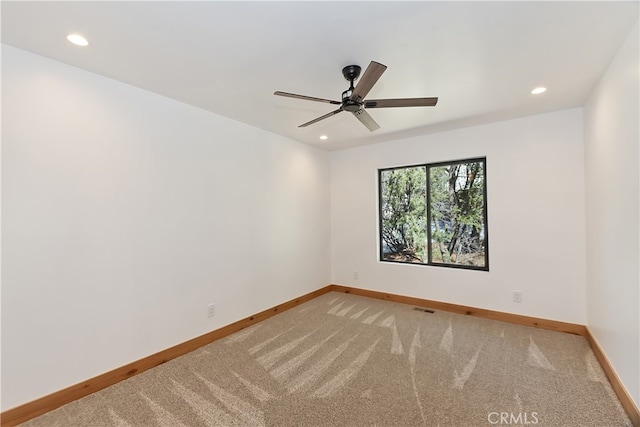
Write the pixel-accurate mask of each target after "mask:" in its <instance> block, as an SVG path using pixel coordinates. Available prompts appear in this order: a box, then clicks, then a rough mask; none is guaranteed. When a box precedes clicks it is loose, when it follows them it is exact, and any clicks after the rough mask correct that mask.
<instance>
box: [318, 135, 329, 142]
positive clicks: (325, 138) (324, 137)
mask: <svg viewBox="0 0 640 427" xmlns="http://www.w3.org/2000/svg"><path fill="white" fill-rule="evenodd" d="M320 139H321V140H323V141H326V140H327V139H329V137H328V136H327V135H320Z"/></svg>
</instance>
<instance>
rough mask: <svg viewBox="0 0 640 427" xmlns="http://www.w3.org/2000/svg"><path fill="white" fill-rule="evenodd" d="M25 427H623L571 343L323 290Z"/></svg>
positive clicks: (587, 361) (583, 345)
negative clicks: (254, 323) (293, 305)
mask: <svg viewBox="0 0 640 427" xmlns="http://www.w3.org/2000/svg"><path fill="white" fill-rule="evenodd" d="M23 425H25V426H47V427H54V426H64V427H70V426H91V427H99V426H114V427H116V426H117V427H127V426H164V427H182V426H218V425H220V426H443V427H444V426H456V427H458V426H491V425H538V426H563V427H569V426H598V427H602V426H609V427H614V426H631V423H630V421H629V419H628V418H627V417H626V415H625V413H624V411H623V410H622V407H621V406H620V403H619V401H618V400H617V399H616V397H615V394H614V393H613V391H612V389H611V386H610V384H609V383H608V382H607V380H606V377H605V376H604V373H603V371H602V369H601V367H600V366H599V365H598V362H597V361H596V359H595V357H594V355H593V353H592V351H591V350H590V348H589V345H588V343H587V341H586V340H585V339H584V338H583V337H580V336H574V335H569V334H563V333H558V332H551V331H545V330H541V329H535V328H529V327H524V326H516V325H512V324H508V323H503V322H498V321H493V320H485V319H479V318H473V317H469V316H462V315H456V314H451V313H446V312H436V313H434V314H429V313H425V312H421V311H417V310H414V309H413V307H412V306H408V305H404V304H397V303H392V302H387V301H380V300H374V299H369V298H364V297H358V296H354V295H348V294H342V293H334V292H331V293H328V294H325V295H323V296H321V297H319V298H316V299H314V300H312V301H310V302H307V303H305V304H303V305H300V306H298V307H296V308H293V309H291V310H289V311H287V312H285V313H282V314H279V315H277V316H275V317H272V318H270V319H268V320H266V321H264V322H262V323H260V324H257V325H254V326H252V327H250V328H247V329H245V330H243V331H240V332H238V333H236V334H234V335H230V336H229V337H227V338H225V339H222V340H220V341H217V342H215V343H212V344H209V345H207V346H205V347H202V348H200V349H198V350H196V351H194V352H192V353H190V354H187V355H185V356H183V357H180V358H178V359H175V360H173V361H171V362H168V363H166V364H164V365H162V366H160V367H157V368H154V369H152V370H149V371H146V372H144V373H142V374H140V375H138V376H136V377H133V378H131V379H129V380H127V381H123V382H121V383H119V384H116V385H114V386H112V387H109V388H107V389H105V390H102V391H100V392H98V393H94V394H93V395H91V396H87V397H85V398H84V399H81V400H79V401H77V402H73V403H71V404H69V405H66V406H64V407H62V408H59V409H57V410H55V411H52V412H50V413H48V414H45V415H43V416H41V417H39V418H36V419H33V420H31V421H29V422H27V423H25V424H23Z"/></svg>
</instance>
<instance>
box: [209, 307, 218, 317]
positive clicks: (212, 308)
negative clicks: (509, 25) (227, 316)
mask: <svg viewBox="0 0 640 427" xmlns="http://www.w3.org/2000/svg"><path fill="white" fill-rule="evenodd" d="M215 315H216V305H215V304H209V305H208V306H207V317H214V316H215Z"/></svg>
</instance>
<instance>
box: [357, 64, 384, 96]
mask: <svg viewBox="0 0 640 427" xmlns="http://www.w3.org/2000/svg"><path fill="white" fill-rule="evenodd" d="M386 69H387V66H386V65H382V64H379V63H377V62H375V61H371V63H370V64H369V66H368V67H367V69H366V70H365V71H364V74H363V75H362V77H360V80H359V81H358V84H357V85H356V87H355V89H353V92H352V93H351V96H350V97H349V99H351V100H352V101H355V102H362V100H363V99H364V97H365V96H367V94H368V93H369V91H370V90H371V88H372V87H373V85H374V84H376V82H377V81H378V79H379V78H380V76H381V75H382V73H384V71H385V70H386Z"/></svg>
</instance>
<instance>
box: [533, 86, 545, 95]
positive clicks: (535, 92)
mask: <svg viewBox="0 0 640 427" xmlns="http://www.w3.org/2000/svg"><path fill="white" fill-rule="evenodd" d="M546 91H547V88H546V87H542V86H540V87H537V88H535V89H534V90H532V91H531V94H533V95H540V94H541V93H545V92H546Z"/></svg>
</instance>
